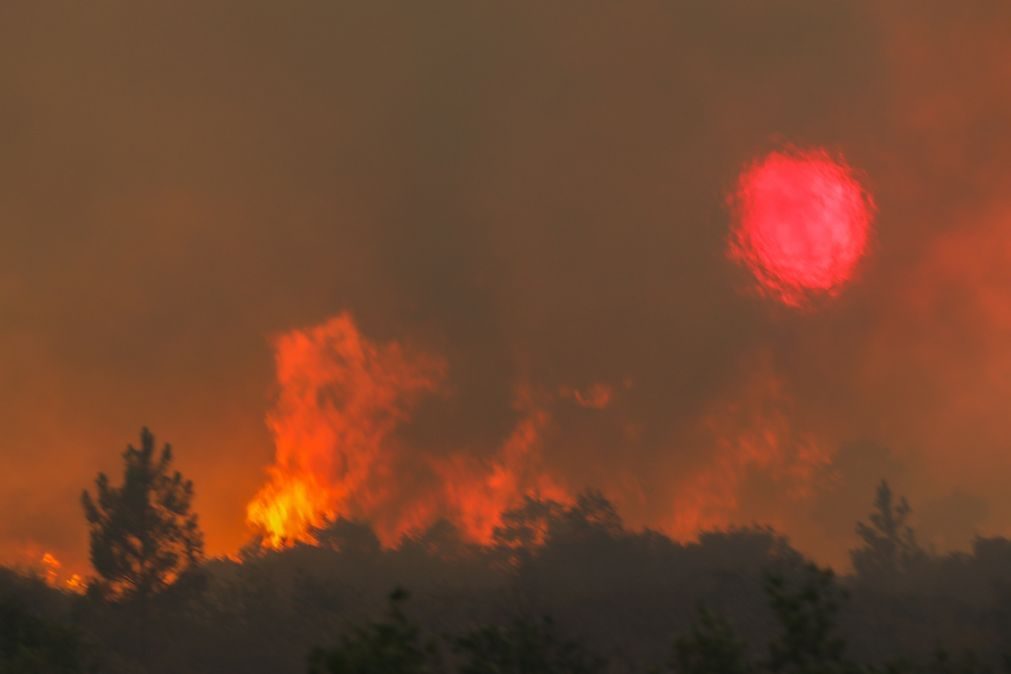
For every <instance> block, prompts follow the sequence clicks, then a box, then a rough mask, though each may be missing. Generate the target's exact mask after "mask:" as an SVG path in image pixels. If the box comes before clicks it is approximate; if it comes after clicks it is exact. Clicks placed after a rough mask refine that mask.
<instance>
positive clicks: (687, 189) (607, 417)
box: [0, 0, 1011, 568]
mask: <svg viewBox="0 0 1011 674" xmlns="http://www.w3.org/2000/svg"><path fill="white" fill-rule="evenodd" d="M1009 83H1011V4H1008V3H1007V2H1005V1H1004V0H990V1H989V2H984V1H980V2H970V3H953V2H947V1H945V0H931V1H929V2H924V1H922V0H917V1H915V2H914V1H913V0H909V1H908V2H887V3H881V2H874V1H872V0H866V1H865V2H851V3H827V2H826V3H821V2H809V1H805V0H790V1H776V2H766V3H754V2H746V1H744V0H741V1H739V2H731V1H729V0H727V1H719V2H705V3H687V2H686V3H677V2H669V1H667V2H659V1H656V2H654V1H652V0H647V1H644V2H636V3H629V2H625V3H617V2H610V3H604V2H579V3H535V2H526V3H516V2H508V3H507V2H501V3H474V2H467V1H463V0H459V1H455V0H447V1H445V2H437V3H434V4H433V3H416V2H408V1H406V0H401V1H397V2H384V1H380V2H367V3H366V2H336V1H329V0H327V1H324V0H289V1H287V2H283V3H282V2H273V1H271V2H267V1H266V0H245V1H243V2H226V1H225V0H199V1H198V0H185V1H179V2H172V3H138V2H135V1H133V0H129V1H128V0H109V1H106V2H98V3H94V2H92V3H80V2H76V1H71V0H56V1H54V2H37V1H34V0H11V1H5V2H3V3H2V4H0V138H2V139H3V143H2V145H0V147H2V152H0V345H2V348H0V377H2V381H3V382H4V387H3V389H2V391H0V428H2V433H0V458H2V461H3V467H4V470H3V471H2V472H0V511H2V512H3V513H4V514H3V516H2V518H0V551H2V552H3V553H4V556H5V557H6V558H17V557H18V555H35V554H36V551H40V550H51V551H54V552H55V553H56V554H57V556H58V557H60V558H61V559H64V560H67V561H69V562H70V563H71V564H76V565H77V566H78V567H82V568H83V565H84V564H85V563H86V556H87V551H86V530H85V523H84V519H83V516H82V513H81V509H80V504H79V497H80V492H81V489H82V488H84V487H86V486H88V485H90V483H91V481H92V480H93V478H94V476H95V474H96V473H97V472H98V471H99V470H105V471H109V472H110V473H112V474H113V475H114V476H115V479H116V480H118V479H119V475H118V471H119V467H120V466H119V464H120V452H121V451H122V450H123V448H124V447H125V446H126V444H127V443H129V442H133V443H135V444H136V442H137V437H138V432H139V430H140V427H141V426H142V425H148V426H150V427H151V429H152V430H153V431H154V433H155V434H156V436H157V437H158V439H159V440H160V441H169V442H171V443H172V444H173V446H174V448H175V451H176V456H177V463H178V465H179V467H180V468H181V469H182V471H183V472H184V473H185V474H186V475H187V476H188V477H190V478H192V479H193V480H194V482H195V485H196V492H197V500H196V508H197V510H198V512H199V513H200V516H201V520H202V523H203V526H204V528H205V531H206V535H207V543H208V550H209V552H210V553H212V554H225V553H229V552H233V551H234V550H235V549H236V548H238V547H239V546H240V545H242V544H243V543H245V542H246V541H247V540H249V538H250V536H251V535H252V533H253V531H252V530H251V529H250V527H249V525H247V523H246V515H247V511H246V508H247V504H248V503H249V502H250V501H251V500H252V499H253V498H254V497H255V496H256V495H257V494H258V493H260V490H261V489H262V488H263V487H264V485H265V483H266V482H267V481H268V472H267V470H268V466H271V465H272V464H274V463H275V444H276V443H278V457H280V456H281V454H282V453H283V451H286V450H282V449H281V446H280V445H281V444H283V442H280V443H279V442H278V438H279V435H278V430H277V429H278V426H279V423H280V422H279V420H281V422H285V423H287V422H290V421H291V420H293V419H295V420H297V419H299V418H302V417H301V416H300V415H301V414H303V412H304V410H303V411H299V412H297V413H294V412H292V410H291V409H289V408H287V407H285V405H287V403H286V402H285V401H286V400H288V398H287V397H286V393H285V391H284V390H282V389H283V387H281V386H280V385H279V383H278V380H277V374H278V373H276V372H275V367H281V366H283V365H284V363H285V362H287V361H286V360H285V358H284V353H283V347H284V345H285V344H292V343H295V342H297V341H298V339H299V338H303V339H308V340H310V341H311V340H312V339H315V338H319V339H326V338H327V337H326V335H327V334H330V336H331V337H332V336H333V331H334V330H336V331H337V333H339V334H338V337H340V336H341V335H343V336H344V337H348V336H349V335H350V336H353V337H355V338H360V339H361V340H363V341H364V344H365V348H366V356H365V358H366V361H368V362H365V365H362V366H361V367H360V368H359V369H358V370H355V373H356V374H354V376H353V377H350V378H346V379H347V381H350V382H352V383H353V382H359V383H361V381H366V384H368V385H369V386H374V388H372V389H368V391H372V393H369V392H366V393H361V394H360V395H358V394H356V395H358V398H356V399H355V400H357V401H358V402H357V403H355V404H357V405H359V407H360V408H361V409H358V412H362V409H364V411H365V412H364V413H366V414H367V415H371V416H370V419H371V421H369V422H368V423H369V424H371V425H369V426H368V428H366V430H365V431H362V433H365V434H366V435H368V443H372V445H375V447H373V448H374V449H376V451H380V452H391V453H393V454H394V455H395V456H396V457H397V458H396V460H395V461H392V460H391V462H388V463H384V464H383V469H382V470H380V471H378V472H375V473H374V474H372V475H371V476H370V477H369V478H368V481H371V483H374V484H372V487H373V489H371V490H369V491H368V499H371V500H369V503H361V502H355V503H351V504H345V505H346V509H347V510H348V512H349V513H350V514H356V515H362V514H363V513H364V514H365V515H368V514H369V513H370V512H373V511H374V512H375V513H377V514H376V517H377V518H378V520H380V525H381V526H387V527H395V526H396V524H395V523H394V524H391V522H392V521H393V520H395V519H398V517H399V519H400V520H402V519H403V518H405V517H406V518H407V520H409V522H408V524H409V523H410V521H416V522H421V521H422V520H425V518H426V517H427V518H429V519H431V518H432V517H436V516H440V515H445V516H449V515H451V514H452V513H450V512H449V511H450V510H452V509H453V508H456V509H457V511H456V512H457V514H458V515H459V514H460V512H461V511H462V510H465V509H466V508H465V504H466V502H467V501H466V498H464V496H461V495H460V493H456V492H454V493H453V494H450V495H448V496H447V495H445V494H443V495H442V496H440V497H439V498H435V499H434V500H433V498H434V497H431V494H432V493H433V490H437V489H438V488H439V487H438V486H437V484H436V483H438V482H440V481H442V482H445V481H447V480H448V481H452V480H454V479H455V478H454V477H453V476H458V475H460V474H462V473H468V474H470V473H474V472H475V471H476V472H477V473H480V471H482V470H487V471H490V472H489V475H491V474H496V475H497V474H498V473H495V471H496V470H498V471H499V473H501V472H502V471H503V470H513V471H514V473H515V474H513V475H512V476H511V477H510V479H511V480H513V483H510V484H513V487H515V493H517V494H518V493H521V492H529V491H530V490H540V491H539V492H538V493H542V494H548V495H551V494H565V493H568V494H572V493H575V492H578V491H579V490H580V489H582V488H585V487H587V486H593V487H599V488H600V489H602V490H603V491H604V493H605V494H606V495H607V496H608V497H609V498H611V499H613V500H614V501H615V503H616V504H617V505H618V508H619V511H620V512H621V513H622V514H623V515H624V516H625V518H626V520H627V522H628V523H629V524H630V525H633V526H636V527H641V526H650V527H654V528H657V529H660V530H663V531H667V532H669V533H671V534H673V535H676V536H678V537H681V538H684V537H690V536H691V534H692V533H693V532H694V531H695V530H696V529H697V528H698V527H699V526H725V525H728V524H734V523H739V524H748V523H751V522H762V523H770V524H773V525H774V526H776V527H777V528H780V529H782V530H783V531H785V532H786V533H787V534H788V535H789V536H790V537H791V540H793V541H794V542H795V543H796V544H797V545H798V546H800V548H801V549H802V550H804V551H806V552H809V553H811V554H814V555H815V556H816V557H818V558H820V559H822V560H824V561H831V562H835V563H841V562H844V560H845V550H846V549H847V548H848V547H849V546H850V545H851V544H852V543H853V523H854V521H855V520H856V519H857V518H858V517H861V516H863V515H864V514H865V513H866V511H867V510H868V508H869V506H870V502H871V498H872V495H873V488H874V485H875V484H876V482H877V481H878V480H879V479H881V478H883V477H887V478H889V479H890V480H892V481H893V483H895V484H896V485H897V486H898V488H899V491H901V492H903V493H905V494H907V495H908V496H909V497H910V499H911V501H912V504H913V507H914V511H915V513H916V515H917V518H918V523H919V526H920V530H921V532H922V535H923V536H924V538H925V539H926V540H927V541H928V542H932V543H933V544H935V545H937V546H938V547H939V548H940V549H946V548H950V547H952V546H957V545H962V544H964V543H965V542H966V541H968V540H969V538H970V536H971V535H972V534H973V532H976V531H978V532H981V533H990V534H1008V533H1011V492H1009V491H1008V490H1007V489H1006V488H1005V486H1006V482H1007V475H1008V474H1009V473H1008V471H1009V470H1011V414H1008V412H1009V410H1011V407H1009V406H1011V86H1009ZM783 147H799V148H823V149H824V151H825V152H827V153H828V154H829V155H831V156H834V157H845V160H846V162H848V164H849V165H851V166H852V167H853V168H854V171H855V173H856V174H857V175H859V177H860V181H861V182H862V184H863V185H864V187H865V188H866V189H867V190H868V192H869V193H871V194H872V195H873V200H874V202H875V203H876V206H877V211H876V217H875V220H874V230H873V233H872V235H871V237H870V240H869V245H868V249H867V252H866V255H865V256H864V258H863V259H862V260H861V262H860V264H859V266H858V268H857V270H856V273H855V277H854V278H853V280H852V281H851V282H849V283H848V284H847V286H846V287H845V288H843V289H842V290H841V292H839V293H838V295H837V296H836V297H834V298H826V299H824V300H823V301H819V302H815V303H813V304H812V305H811V306H807V307H801V308H796V307H789V306H784V305H783V304H782V303H779V302H776V301H774V299H773V298H769V297H762V296H760V295H758V294H757V293H755V292H754V291H753V290H752V289H751V285H752V278H751V277H750V276H749V274H748V271H747V270H746V269H743V268H742V267H741V266H740V265H738V264H736V263H735V261H734V260H732V259H729V258H728V255H727V241H728V236H729V234H730V228H731V225H732V218H733V213H732V209H731V208H729V207H728V195H729V194H730V192H731V191H732V190H733V189H734V186H735V184H736V181H737V180H738V175H739V174H740V172H741V171H742V170H743V169H744V168H745V167H746V166H748V165H749V164H750V163H752V162H754V161H755V160H756V158H757V157H761V156H763V155H765V154H766V153H768V152H770V151H773V150H776V149H778V148H783ZM335 317H336V318H335ZM328 321H329V323H328ZM328 326H329V327H328ZM335 326H336V327H335ZM328 330H329V331H330V332H329V333H328V332H327V331H328ZM314 331H315V332H314ZM313 335H316V337H313ZM321 335H322V336H321ZM293 340H294V341H293ZM369 349H372V351H369ZM373 351H374V353H373ZM368 353H373V356H374V358H373V357H372V356H368ZM390 354H393V355H390ZM314 357H315V356H314ZM320 357H323V356H320ZM369 358H372V360H369ZM363 362H364V361H363ZM370 363H371V364H370ZM359 365H361V363H359ZM398 368H399V369H401V370H402V369H404V368H407V370H410V371H411V372H414V373H415V375H417V377H420V378H421V379H420V380H418V381H415V382H414V384H413V385H407V386H406V388H404V387H403V386H401V385H390V386H392V388H383V386H387V384H388V382H387V383H383V384H382V386H380V385H379V384H376V380H375V379H374V377H377V376H380V375H382V376H385V375H384V374H383V373H387V372H389V371H392V370H397V369H398ZM363 373H364V374H363ZM369 373H371V374H369ZM376 373H379V374H376ZM361 377H366V380H362V379H361ZM368 377H373V379H368ZM342 381H343V380H342ZM384 381H385V380H384ZM419 382H420V383H419ZM398 386H400V388H398ZM412 386H413V387H412ZM309 390H310V391H312V390H314V389H312V387H310V388H309ZM363 390H364V389H363ZM384 396H385V397H384ZM404 396H407V398H410V400H405V399H404ZM383 401H385V403H384V402H383ZM310 402H311V401H310ZM317 402H318V401H317ZM382 404H389V405H393V406H394V407H395V408H396V411H395V413H392V412H391V413H388V414H386V416H381V417H377V416H376V414H377V413H376V409H378V407H377V406H381V405H382ZM322 413H323V414H326V413H327V412H326V410H324V411H323V412H322ZM329 413H330V414H338V416H339V415H341V414H350V412H349V411H348V410H347V409H344V410H342V411H341V410H338V412H334V411H333V410H330V412H329ZM384 414H385V413H384ZM377 419H378V420H377ZM268 420H272V421H270V423H271V425H268ZM285 420H287V421H285ZM340 420H341V423H344V422H345V421H346V422H347V423H349V424H352V425H353V424H354V423H356V422H353V421H347V420H346V419H345V418H344V417H341V419H340ZM282 425H283V424H282ZM324 426H326V424H324ZM331 426H332V424H331ZM355 428H357V427H355ZM296 444H297V443H296ZM372 445H370V447H372ZM380 445H381V447H380ZM521 445H522V447H521ZM289 449H290V447H289ZM296 449H297V448H296ZM341 451H344V450H343V449H342V448H340V447H337V448H335V452H336V454H335V456H340V455H341V454H340V452H341ZM520 464H522V465H520ZM419 466H420V468H419ZM327 469H328V470H337V468H334V467H333V466H328V467H327ZM514 469H515V470H514ZM500 477H501V476H500ZM475 479H478V481H481V480H483V479H484V478H475ZM489 479H490V478H489ZM376 489H379V490H380V491H381V495H380V496H376V491H375V490H376ZM552 490H554V491H552ZM363 493H364V492H363ZM496 494H497V495H496V498H499V497H502V498H504V497H503V496H502V493H499V492H496ZM362 498H366V497H365V496H362ZM368 499H366V500H368ZM506 500H508V499H506ZM433 504H434V505H433ZM500 505H508V503H502V504H500ZM422 507H424V508H428V510H426V511H425V512H423V513H422V512H421V511H418V512H414V514H410V513H408V512H407V511H410V510H411V509H415V510H417V509H418V508H422ZM369 508H373V511H370V510H369ZM391 513H392V514H391ZM405 513H407V514H405ZM419 513H420V514H419ZM401 516H402V517H401ZM412 518H413V519H412ZM464 519H466V513H464ZM425 521H428V520H425ZM384 522H385V525H384V524H383V523H384ZM401 524H402V522H401ZM472 524H473V523H472ZM475 526H478V525H475Z"/></svg>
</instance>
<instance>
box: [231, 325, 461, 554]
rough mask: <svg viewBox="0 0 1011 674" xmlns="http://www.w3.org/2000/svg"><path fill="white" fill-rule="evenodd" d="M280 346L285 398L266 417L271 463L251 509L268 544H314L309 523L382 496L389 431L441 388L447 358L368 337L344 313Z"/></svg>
mask: <svg viewBox="0 0 1011 674" xmlns="http://www.w3.org/2000/svg"><path fill="white" fill-rule="evenodd" d="M275 347H276V364H277V377H278V384H279V385H280V395H279V398H278V400H277V405H276V407H275V409H274V411H273V413H272V414H271V415H270V416H269V417H268V420H267V423H268V426H269V427H270V430H271V432H272V434H273V436H274V443H275V452H276V453H275V460H274V465H273V466H272V467H271V468H270V469H269V477H270V479H269V481H268V482H267V484H266V485H264V486H263V488H262V489H261V490H260V492H259V493H258V494H257V495H256V497H255V498H254V499H253V500H252V502H250V504H249V505H248V507H247V511H246V516H247V520H248V521H249V523H250V524H251V525H252V526H253V527H254V528H256V529H257V530H258V531H260V532H261V533H262V535H263V539H264V543H265V544H267V545H270V546H273V547H280V546H282V545H284V544H285V543H286V542H288V543H290V542H294V541H306V542H312V535H311V530H312V528H313V527H318V526H321V525H322V524H323V523H324V522H325V521H326V520H328V519H332V518H335V517H339V516H348V515H353V514H355V513H354V512H353V507H352V506H354V505H360V504H362V503H366V502H369V501H371V500H374V499H375V498H376V495H375V494H374V493H372V491H371V490H372V488H373V487H374V482H375V481H376V478H377V477H378V476H380V475H381V474H382V473H383V472H384V471H386V470H388V468H389V462H390V459H391V457H390V451H389V448H388V447H387V444H386V442H387V438H388V436H389V435H390V433H391V432H392V431H393V429H394V428H396V426H397V425H398V424H399V423H401V422H402V421H404V420H405V419H406V418H408V416H409V413H410V410H411V408H412V406H413V404H414V402H415V401H416V399H417V398H418V396H419V395H420V394H421V393H423V392H430V391H434V390H436V389H437V387H438V385H439V383H440V381H441V379H442V376H443V372H444V369H445V365H444V363H443V361H442V360H441V359H439V358H434V357H431V356H428V355H426V354H422V353H415V352H412V351H410V350H408V349H406V348H404V347H403V346H401V345H400V344H398V343H396V342H391V343H389V344H384V345H377V344H374V343H371V342H369V341H368V340H366V339H364V338H363V337H362V335H361V334H360V333H359V332H358V328H357V326H356V325H355V323H354V321H353V320H352V318H351V316H350V315H348V314H346V313H345V314H341V315H339V316H337V317H335V318H333V319H331V320H329V321H327V322H326V323H324V324H322V325H319V326H316V327H313V328H309V329H308V330H295V331H293V332H290V333H288V334H286V335H283V336H282V337H280V338H279V339H278V340H277V342H276V344H275Z"/></svg>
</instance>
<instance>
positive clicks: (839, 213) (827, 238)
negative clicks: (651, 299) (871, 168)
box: [729, 150, 874, 306]
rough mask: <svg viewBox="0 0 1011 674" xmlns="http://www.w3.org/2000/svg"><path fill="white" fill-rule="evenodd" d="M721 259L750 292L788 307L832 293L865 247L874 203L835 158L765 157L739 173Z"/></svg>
mask: <svg viewBox="0 0 1011 674" xmlns="http://www.w3.org/2000/svg"><path fill="white" fill-rule="evenodd" d="M731 205H732V207H733V210H734V214H735V216H736V217H735V220H736V221H735V223H734V227H733V231H732V233H731V238H730V249H729V255H730V257H731V258H732V259H734V260H737V261H739V262H743V263H744V264H745V265H746V266H747V267H748V269H749V270H750V271H751V272H752V274H754V276H755V278H756V279H757V281H758V284H759V287H758V290H759V291H760V292H762V293H763V294H766V295H769V296H772V297H775V298H777V299H779V300H780V301H782V302H783V303H785V304H787V305H790V306H800V305H802V304H804V302H805V300H807V299H810V298H812V297H814V296H817V295H828V296H834V295H836V294H838V293H839V291H840V290H841V289H842V287H843V286H844V285H845V284H846V283H847V282H848V281H849V280H850V279H851V278H852V277H853V273H854V270H855V267H856V265H857V262H859V260H860V258H861V257H862V256H863V254H864V251H865V250H866V247H867V241H868V237H869V233H870V227H871V221H872V219H873V214H874V202H873V200H872V199H871V197H870V195H869V194H868V193H867V192H866V191H865V190H864V188H863V187H862V186H861V185H860V183H859V182H858V181H857V179H856V178H855V177H854V175H853V170H852V169H851V168H850V167H849V166H848V165H847V164H846V163H845V161H844V160H842V159H841V158H839V159H833V158H831V157H830V156H829V155H828V153H827V152H825V151H824V150H807V151H801V150H793V151H789V152H772V153H770V154H769V155H767V156H766V157H765V158H763V159H761V160H760V161H757V162H755V163H753V164H751V165H750V166H749V167H748V168H746V169H745V171H744V172H743V173H742V174H741V176H740V178H739V179H738V183H737V190H736V193H735V194H734V195H733V197H732V199H731Z"/></svg>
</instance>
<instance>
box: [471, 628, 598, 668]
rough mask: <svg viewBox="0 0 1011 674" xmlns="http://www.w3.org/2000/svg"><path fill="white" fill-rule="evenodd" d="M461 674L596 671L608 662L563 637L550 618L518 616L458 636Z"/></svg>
mask: <svg viewBox="0 0 1011 674" xmlns="http://www.w3.org/2000/svg"><path fill="white" fill-rule="evenodd" d="M454 650H455V651H456V653H457V654H458V655H460V656H462V657H463V664H462V665H461V667H460V674H555V673H557V674H593V673H595V672H601V671H603V670H604V662H603V661H601V660H599V659H597V658H594V657H593V656H591V655H589V654H588V653H587V652H586V651H585V650H584V649H583V647H582V646H581V645H580V644H578V643H576V642H574V641H569V640H567V639H563V638H561V637H560V636H559V635H558V634H557V631H556V629H555V625H554V623H553V622H552V620H551V619H550V618H543V619H541V620H540V621H535V620H530V619H527V618H522V617H521V618H517V619H516V620H514V621H513V622H512V623H510V624H509V625H508V626H506V627H496V626H491V627H482V628H479V629H477V630H474V631H473V632H471V633H469V634H467V635H465V636H463V637H461V638H459V639H457V640H456V644H455V649H454Z"/></svg>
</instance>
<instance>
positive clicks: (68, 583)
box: [39, 552, 86, 594]
mask: <svg viewBox="0 0 1011 674" xmlns="http://www.w3.org/2000/svg"><path fill="white" fill-rule="evenodd" d="M39 562H40V563H41V565H42V578H43V580H45V581H46V584H47V585H49V586H50V587H56V588H60V587H62V588H63V589H65V590H68V591H70V592H75V593H77V594H81V593H83V592H84V590H85V589H86V587H85V583H84V580H83V579H82V578H81V576H80V575H79V574H76V573H72V574H70V575H69V576H67V577H66V578H63V572H62V571H61V569H63V564H62V563H61V562H60V560H59V559H57V558H56V555H54V554H53V553H51V552H44V553H43V554H42V557H41V559H39Z"/></svg>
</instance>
